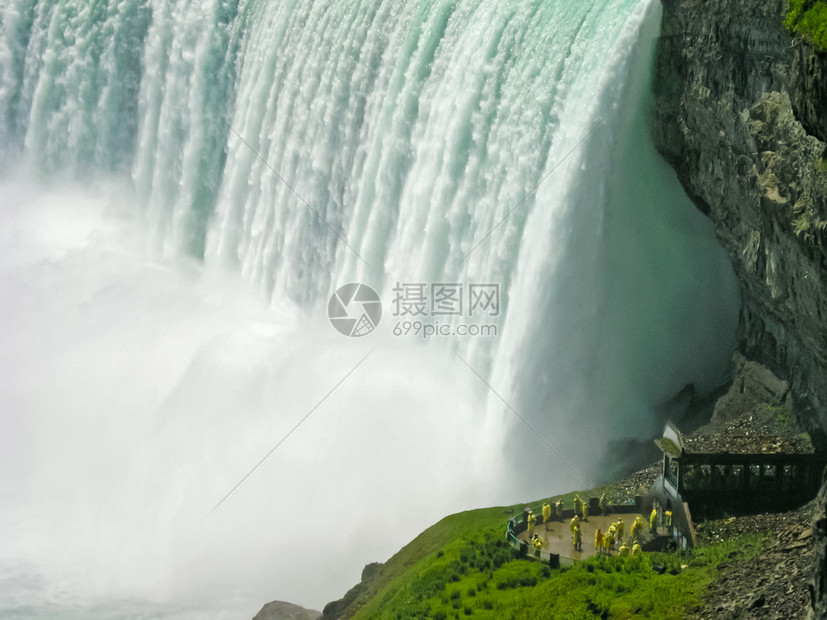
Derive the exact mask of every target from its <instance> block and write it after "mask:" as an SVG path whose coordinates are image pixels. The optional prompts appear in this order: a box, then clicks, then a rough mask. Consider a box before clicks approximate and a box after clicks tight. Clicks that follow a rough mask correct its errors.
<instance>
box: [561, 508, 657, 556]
mask: <svg viewBox="0 0 827 620" xmlns="http://www.w3.org/2000/svg"><path fill="white" fill-rule="evenodd" d="M644 526H645V522H644V521H643V517H642V516H641V515H638V516H637V517H635V520H634V522H633V523H632V527H631V531H630V542H632V543H633V544H632V548H631V550H630V549H629V547H628V546H627V545H626V543H625V542H624V541H623V536H624V535H625V531H626V524H625V523H623V517H621V516H619V517H618V518H617V521H615V522H614V523H612V524H611V525H610V526H609V529H608V530H607V531H606V533H605V534H604V533H603V532H602V531H601V530H600V528H597V531H595V533H594V550H595V551H596V552H597V553H604V554H606V555H610V554H611V552H612V551H614V549H615V542H617V543H619V544H620V546H619V547H618V549H617V555H618V556H619V557H622V558H623V557H628V556H630V555H631V556H632V557H637V556H639V555H640V554H641V553H643V549H641V547H640V534H641V531H642V528H643V527H644ZM575 549H576V547H575Z"/></svg>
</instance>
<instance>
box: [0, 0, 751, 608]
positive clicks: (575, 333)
mask: <svg viewBox="0 0 827 620" xmlns="http://www.w3.org/2000/svg"><path fill="white" fill-rule="evenodd" d="M0 10H1V11H2V13H0V19H2V36H0V163H1V164H2V166H3V168H2V170H3V172H2V173H0V191H2V194H0V195H2V196H3V205H2V210H1V211H0V218H2V221H3V223H4V226H3V228H4V229H5V231H4V232H2V233H0V241H2V243H1V244H0V248H2V251H1V252H0V283H2V285H3V289H4V291H3V295H2V296H3V298H4V301H3V308H4V312H3V314H2V316H3V318H2V319H0V330H1V331H0V336H2V340H3V341H4V342H6V343H7V345H6V347H5V350H4V351H3V352H2V353H0V368H3V369H4V372H3V374H2V375H0V406H2V407H3V409H4V417H3V421H2V422H0V431H2V432H0V436H3V437H4V438H5V439H3V440H0V445H1V446H2V447H3V448H4V450H5V455H4V456H3V457H2V460H0V464H3V465H4V471H5V472H9V473H4V474H1V475H0V497H3V498H4V505H10V506H12V507H13V509H12V510H10V511H9V513H8V515H7V516H6V517H3V518H4V519H6V521H5V522H3V521H0V523H4V525H5V526H7V527H8V528H10V530H9V531H14V532H16V533H17V534H18V539H19V541H20V542H18V543H16V544H15V545H14V546H13V548H10V550H9V551H8V552H6V553H5V555H4V554H3V553H2V552H0V610H3V613H4V614H6V615H9V614H12V613H17V614H18V616H19V617H46V616H48V617H67V618H68V617H74V616H72V615H71V612H70V611H67V610H68V609H75V608H78V606H79V607H80V608H82V609H85V610H86V612H84V614H82V615H83V617H89V616H90V615H91V616H96V615H97V616H101V617H111V616H113V615H114V616H133V615H141V614H143V615H147V616H158V615H165V616H168V617H176V614H177V615H180V616H181V617H190V616H193V615H198V614H199V613H203V615H204V616H205V617H216V614H218V615H220V613H224V612H223V611H222V612H219V611H217V609H218V608H219V607H221V605H225V606H226V605H230V603H232V604H233V605H234V604H235V602H234V601H236V600H237V602H238V607H232V610H230V609H229V607H227V608H226V609H224V608H222V609H224V611H226V613H227V614H228V616H229V617H232V616H233V614H234V613H236V612H237V611H238V609H243V610H245V613H247V612H250V614H251V613H254V612H255V611H256V609H255V607H256V604H255V603H258V604H261V603H264V602H265V601H266V600H268V599H272V598H284V599H288V600H293V601H295V602H299V603H305V604H308V605H315V606H319V605H322V604H323V603H324V602H325V601H326V600H331V599H333V598H336V597H338V596H340V595H341V594H342V593H343V592H344V590H345V589H346V588H347V587H348V586H349V585H352V584H353V583H355V582H356V581H358V574H359V569H360V567H361V566H362V565H363V564H365V563H366V562H368V561H373V560H377V559H384V558H385V557H387V556H388V555H389V554H390V553H392V552H393V551H395V550H396V549H398V548H399V547H400V546H401V545H402V544H404V543H405V542H407V541H408V540H409V539H410V538H411V537H412V536H413V535H415V534H416V533H417V532H418V531H419V530H421V529H422V528H423V527H425V526H427V525H428V524H429V523H431V522H433V521H434V520H436V519H437V518H439V517H440V516H442V515H444V514H445V513H448V512H453V511H456V510H461V509H465V508H470V507H474V506H478V505H480V504H481V503H484V502H487V503H495V502H496V503H506V502H515V501H519V500H525V499H532V498H536V497H541V496H545V495H547V494H549V493H552V492H554V491H560V490H564V489H570V488H572V487H576V488H583V487H584V486H585V484H594V483H596V482H598V481H600V479H601V476H604V475H605V472H604V471H602V470H601V458H602V456H603V455H604V453H605V450H606V446H607V445H608V444H609V442H611V441H613V440H618V439H625V438H636V439H642V438H645V437H647V436H648V435H649V434H650V433H652V432H654V431H655V430H656V429H655V425H656V420H655V417H654V415H653V411H654V408H655V407H656V405H657V404H658V403H660V402H662V401H664V400H666V399H668V398H669V397H670V396H672V395H674V394H675V393H677V392H678V390H680V389H681V388H682V387H683V386H684V385H686V384H688V383H693V384H694V385H696V386H697V387H698V388H699V389H701V390H703V389H708V388H710V387H714V386H715V385H716V384H717V383H718V382H720V381H721V380H722V378H723V377H725V375H726V372H727V364H728V359H729V356H730V354H731V350H732V348H733V347H734V328H735V319H736V315H737V309H738V303H739V299H738V293H737V283H736V281H735V279H734V276H733V274H732V270H731V267H730V265H729V262H728V260H727V258H726V257H725V255H724V253H723V252H722V250H721V249H720V248H719V247H718V245H717V243H716V240H715V238H714V233H713V231H712V228H711V225H710V223H709V222H707V221H706V220H705V219H704V218H703V217H702V216H701V215H700V214H699V213H698V212H697V211H695V209H694V208H693V206H692V204H691V202H690V201H689V199H688V198H687V197H686V196H685V195H684V193H683V192H682V190H681V188H680V186H679V184H678V181H677V179H676V178H675V175H674V173H673V172H672V171H671V169H669V168H668V167H667V166H666V165H665V164H664V163H663V161H662V160H661V159H660V157H659V156H658V155H657V153H656V152H655V151H654V149H653V147H652V145H651V143H650V141H649V138H648V133H647V125H646V115H647V106H648V92H649V74H650V71H649V69H650V64H651V62H652V55H653V53H654V46H655V40H656V37H657V35H658V30H659V21H660V5H659V3H657V2H654V1H652V0H589V1H584V2H577V3H571V2H564V1H563V0H523V1H515V2H508V3H505V2H497V1H495V0H451V1H448V0H423V1H421V2H417V3H415V2H393V1H390V0H363V1H359V2H333V1H330V0H317V1H315V2H314V1H309V0H290V1H285V2H273V1H268V0H236V1H233V0H203V1H198V2H196V1H194V0H118V1H115V0H101V1H99V2H85V1H82V0H60V1H57V2H39V1H36V0H6V2H5V4H4V5H3V7H2V9H0ZM350 282H361V283H364V284H367V285H368V286H370V287H372V288H373V289H374V290H375V291H376V292H377V293H378V295H379V297H380V299H381V300H382V308H383V317H382V320H381V321H380V323H379V325H378V327H377V330H376V332H375V333H372V334H370V335H368V336H367V337H364V338H353V339H349V338H345V337H343V336H341V335H339V334H338V333H337V332H335V330H333V328H332V327H331V326H330V324H329V322H328V320H327V316H326V312H327V308H328V301H329V299H330V297H331V294H332V293H333V292H334V291H335V290H336V289H338V288H339V287H340V286H342V285H345V284H348V283H350ZM445 284H450V285H454V286H457V287H459V288H458V289H457V290H460V291H462V293H461V294H463V295H466V296H467V295H469V294H470V293H469V291H470V287H473V286H496V287H497V291H498V296H499V297H498V299H499V302H498V305H497V308H498V312H496V313H492V314H490V315H489V317H488V318H487V319H486V321H487V322H489V323H490V324H491V325H490V326H489V327H493V328H494V330H495V331H494V334H493V335H489V336H477V337H464V338H462V337H433V338H430V342H427V343H426V344H422V341H423V340H428V339H425V338H422V337H421V333H420V334H419V336H418V337H414V336H411V335H410V334H408V335H407V336H405V335H400V334H399V333H398V332H399V331H402V330H401V328H400V325H401V324H402V323H404V322H405V321H406V320H409V319H410V317H405V316H398V314H399V313H395V312H393V309H394V305H393V300H394V299H395V297H397V295H398V290H399V288H400V286H402V285H413V286H416V285H423V286H424V287H425V288H424V289H423V290H426V291H428V292H430V293H431V294H432V295H433V289H431V288H430V287H431V285H445ZM468 303H470V302H469V298H468V297H466V298H465V304H466V305H465V309H466V310H467V309H468ZM431 310H433V307H431ZM437 320H438V321H439V322H441V323H442V327H445V328H447V329H448V330H449V331H451V332H452V333H453V332H454V331H455V330H456V328H457V327H460V326H463V322H464V321H468V320H470V317H469V316H468V313H466V315H463V316H456V315H448V316H438V317H437V316H435V315H434V314H431V315H430V316H427V317H424V318H422V319H421V321H423V322H428V321H430V322H434V321H437ZM394 328H396V331H394ZM365 355H367V356H368V357H367V359H366V361H365V362H364V365H362V366H360V367H359V368H358V370H357V371H355V372H353V375H352V377H351V376H350V374H349V373H350V372H351V371H353V369H354V367H355V366H356V364H357V362H358V361H359V360H360V359H362V358H364V356H365ZM343 378H345V379H343ZM340 380H341V383H337V382H339V381H340ZM339 385H340V386H341V387H338V386H339ZM331 388H333V391H332V392H331ZM328 393H329V394H330V396H329V398H328V397H326V396H325V395H326V394H328ZM323 397H325V399H323ZM315 407H318V410H316V408H315ZM308 411H309V412H311V413H312V417H308V418H307V421H306V422H300V425H301V426H299V427H298V430H297V431H296V432H295V433H294V434H291V435H290V437H289V438H288V439H287V440H286V441H285V442H284V444H283V446H280V447H279V448H278V451H276V452H274V453H273V456H272V458H269V459H268V460H266V461H264V462H263V463H262V465H261V467H259V468H257V469H255V471H253V472H252V474H250V477H249V479H245V481H244V482H243V484H242V485H240V486H239V487H238V490H237V491H236V492H234V493H233V494H232V495H231V496H230V497H229V498H228V499H227V501H226V502H224V503H222V504H221V505H220V506H219V507H218V508H217V509H216V510H215V511H214V512H212V513H209V511H210V509H211V508H213V507H214V505H215V504H216V503H217V502H218V501H219V500H220V499H221V498H222V496H224V495H225V493H226V492H228V491H230V490H231V489H233V488H234V485H236V484H237V483H238V482H239V480H241V479H242V478H243V477H244V476H245V475H246V474H247V473H249V472H250V471H251V469H253V466H254V465H255V464H256V463H257V462H258V460H259V459H260V458H261V457H263V456H264V455H265V454H268V450H270V449H271V448H273V446H274V445H275V444H276V443H277V442H278V441H279V439H280V438H281V437H283V436H285V434H286V433H288V432H289V431H290V429H291V428H293V426H294V425H295V424H296V422H298V421H299V420H303V418H302V416H303V415H304V414H307V413H308ZM334 414H335V415H334ZM515 414H516V415H515ZM518 416H519V417H522V418H523V419H524V420H525V422H526V423H527V424H528V425H529V426H531V428H533V429H534V430H535V431H536V432H537V433H539V434H540V435H541V436H542V437H543V438H544V439H545V440H546V441H548V442H549V444H551V445H552V446H553V448H554V449H555V450H556V451H557V452H558V454H553V453H552V452H551V451H549V450H548V448H547V446H546V445H545V444H544V443H543V442H542V441H540V440H538V438H537V436H536V435H535V434H534V433H532V432H531V431H530V430H529V429H528V428H526V426H525V425H524V424H523V423H522V422H521V421H520V419H519V418H518ZM561 457H562V458H563V459H565V462H566V464H564V463H563V462H561V460H560V458H561ZM532 472H535V474H536V475H535V474H532ZM574 472H576V473H574ZM426 498H430V500H431V501H425V499H426ZM208 513H209V516H206V515H207V514H208ZM400 514H401V515H405V518H403V519H402V521H403V522H404V524H403V525H402V526H396V525H393V524H392V522H395V521H396V519H397V518H398V516H399V515H400ZM391 515H393V516H391ZM305 536H308V537H309V540H310V541H311V542H312V541H315V542H317V543H319V544H322V545H323V546H324V552H323V553H324V554H326V555H325V557H329V558H330V563H329V564H328V565H322V566H320V563H319V561H318V559H317V558H315V557H311V552H307V553H305V552H304V551H303V550H304V549H306V548H307V547H308V539H305V538H304V537H305ZM314 548H316V547H314ZM313 553H318V552H317V551H314V552H313ZM320 573H324V576H323V577H320ZM319 579H321V581H322V582H323V583H321V584H320V583H311V580H312V581H316V580H319ZM21 584H22V585H21ZM67 584H68V585H67ZM67 591H68V592H69V593H74V594H72V595H70V594H67ZM19 592H24V594H16V593H19ZM26 592H28V593H29V594H25V593H26ZM74 595H76V596H77V597H78V598H77V599H74V598H72V596H74ZM213 595H214V596H215V598H214V599H213V598H211V597H212V596H213ZM43 600H46V601H47V603H41V602H33V601H43ZM78 601H80V602H78ZM159 601H160V602H159ZM170 601H172V602H173V603H170ZM220 601H223V602H220ZM228 601H229V602H230V603H228ZM155 605H162V606H163V607H160V608H159V607H155ZM213 605H215V606H216V607H212V606H213ZM21 610H22V611H21ZM26 610H29V611H26Z"/></svg>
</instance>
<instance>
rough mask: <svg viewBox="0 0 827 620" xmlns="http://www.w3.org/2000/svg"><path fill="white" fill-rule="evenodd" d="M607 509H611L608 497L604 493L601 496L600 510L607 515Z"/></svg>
mask: <svg viewBox="0 0 827 620" xmlns="http://www.w3.org/2000/svg"><path fill="white" fill-rule="evenodd" d="M607 510H609V500H608V499H606V494H605V493H603V494H602V495H601V496H600V511H601V512H602V513H603V514H604V515H605V514H606V511H607Z"/></svg>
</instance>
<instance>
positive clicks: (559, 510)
mask: <svg viewBox="0 0 827 620" xmlns="http://www.w3.org/2000/svg"><path fill="white" fill-rule="evenodd" d="M554 507H555V508H556V509H557V518H558V519H560V520H561V521H562V520H563V500H562V499H558V500H557V503H556V504H554Z"/></svg>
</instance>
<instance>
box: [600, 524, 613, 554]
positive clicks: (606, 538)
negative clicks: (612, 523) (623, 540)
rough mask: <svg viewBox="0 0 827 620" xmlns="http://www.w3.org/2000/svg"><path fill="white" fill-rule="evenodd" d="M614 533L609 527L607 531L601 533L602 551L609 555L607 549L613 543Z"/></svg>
mask: <svg viewBox="0 0 827 620" xmlns="http://www.w3.org/2000/svg"><path fill="white" fill-rule="evenodd" d="M614 542H615V541H614V535H613V534H612V532H611V528H610V530H609V531H608V532H606V533H605V534H603V553H605V554H606V555H610V553H609V550H610V549H611V548H612V545H613V544H614Z"/></svg>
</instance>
